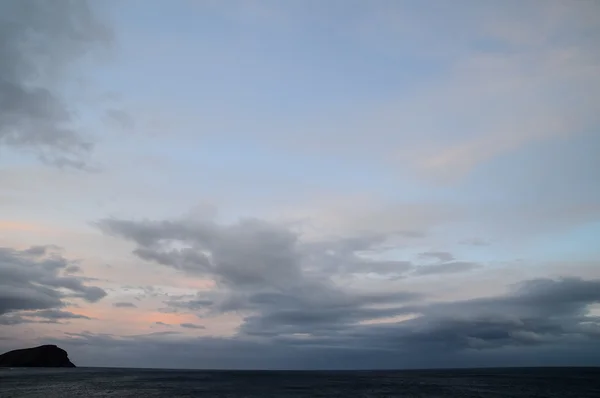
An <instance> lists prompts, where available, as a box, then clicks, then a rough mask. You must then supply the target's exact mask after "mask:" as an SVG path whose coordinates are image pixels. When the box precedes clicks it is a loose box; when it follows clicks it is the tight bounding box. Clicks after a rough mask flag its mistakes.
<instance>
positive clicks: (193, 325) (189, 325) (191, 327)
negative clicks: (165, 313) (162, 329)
mask: <svg viewBox="0 0 600 398" xmlns="http://www.w3.org/2000/svg"><path fill="white" fill-rule="evenodd" d="M179 326H181V327H182V328H186V329H206V328H205V327H204V326H202V325H196V324H194V323H182V324H180V325H179Z"/></svg>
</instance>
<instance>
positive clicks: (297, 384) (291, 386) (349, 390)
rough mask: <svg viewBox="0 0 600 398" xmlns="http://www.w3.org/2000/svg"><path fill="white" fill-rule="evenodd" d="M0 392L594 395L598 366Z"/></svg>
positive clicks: (68, 373) (79, 373) (192, 376)
mask: <svg viewBox="0 0 600 398" xmlns="http://www.w3.org/2000/svg"><path fill="white" fill-rule="evenodd" d="M0 397H2V398H10V397H44V398H54V397H61V398H68V397H142V398H151V397H169V398H174V397H223V398H241V397H281V398H287V397H404V398H417V397H419V398H421V397H422V398H434V397H435V398H442V397H444V398H446V397H457V398H458V397H460V398H471V397H486V398H488V397H489V398H495V397H512V398H525V397H528V398H529V397H536V398H537V397H544V398H552V397H557V398H569V397H573V398H599V397H600V368H511V369H463V370H408V371H336V372H331V371H328V372H325V371H314V372H313V371H306V372H304V371H195V370H150V369H106V368H76V369H0Z"/></svg>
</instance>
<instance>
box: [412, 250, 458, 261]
mask: <svg viewBox="0 0 600 398" xmlns="http://www.w3.org/2000/svg"><path fill="white" fill-rule="evenodd" d="M419 257H421V258H424V259H433V260H437V261H441V262H448V261H452V260H454V256H453V255H452V253H448V252H435V251H431V252H423V253H420V254H419Z"/></svg>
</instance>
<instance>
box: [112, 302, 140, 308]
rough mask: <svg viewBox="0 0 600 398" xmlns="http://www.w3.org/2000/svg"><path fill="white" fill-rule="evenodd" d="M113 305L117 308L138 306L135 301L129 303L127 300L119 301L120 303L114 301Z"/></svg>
mask: <svg viewBox="0 0 600 398" xmlns="http://www.w3.org/2000/svg"><path fill="white" fill-rule="evenodd" d="M113 307H116V308H136V307H137V306H136V305H135V304H133V303H127V302H119V303H114V304H113Z"/></svg>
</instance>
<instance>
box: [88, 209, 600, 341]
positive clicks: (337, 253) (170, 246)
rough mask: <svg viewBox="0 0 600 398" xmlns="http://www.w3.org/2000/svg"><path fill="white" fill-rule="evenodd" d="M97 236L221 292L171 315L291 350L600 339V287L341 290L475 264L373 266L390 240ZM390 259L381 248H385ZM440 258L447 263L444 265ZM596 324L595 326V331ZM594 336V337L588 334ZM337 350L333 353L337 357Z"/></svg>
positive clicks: (271, 229)
mask: <svg viewBox="0 0 600 398" xmlns="http://www.w3.org/2000/svg"><path fill="white" fill-rule="evenodd" d="M99 225H100V226H101V228H102V229H103V230H104V231H105V232H107V233H111V234H114V235H119V236H122V237H124V238H126V239H128V240H131V241H133V242H135V243H136V247H135V249H134V253H136V254H137V255H138V256H139V257H140V258H142V259H145V260H148V261H150V262H153V263H156V264H160V265H163V266H167V267H171V268H174V269H178V270H180V271H183V272H185V273H187V274H188V275H202V276H203V277H206V276H208V277H212V278H214V279H215V281H216V282H217V289H215V290H211V291H201V292H198V293H197V295H196V296H193V297H181V298H174V299H172V300H167V301H165V304H167V305H168V306H169V307H170V308H173V309H175V310H180V311H184V312H192V313H195V314H197V315H198V316H200V317H210V316H213V315H218V314H222V313H227V312H235V313H237V314H240V315H241V316H242V317H243V319H242V323H241V325H240V326H239V328H238V332H237V337H236V338H239V339H246V338H249V337H253V338H267V339H278V341H285V342H286V344H291V345H293V346H305V345H313V346H324V347H328V348H334V347H337V348H339V347H346V348H347V347H353V346H360V347H370V349H372V350H384V351H386V350H398V351H403V350H411V349H413V348H414V347H415V346H419V345H422V346H423V347H422V348H423V350H429V349H436V347H441V348H440V349H443V350H446V351H460V350H470V349H476V350H481V349H488V348H489V349H492V348H499V347H514V346H522V345H526V344H529V345H538V344H548V343H550V342H556V341H561V342H564V341H569V340H570V339H576V340H579V339H583V340H585V339H589V338H593V336H592V334H591V333H590V330H594V326H593V325H595V324H596V323H597V322H596V321H595V320H594V319H593V318H590V317H588V316H587V315H585V314H586V313H587V312H588V311H589V307H590V305H592V304H594V303H596V302H597V301H598V300H599V299H600V295H599V293H598V292H600V289H598V288H599V287H600V281H596V280H591V281H586V280H581V279H574V278H570V279H569V278H563V279H558V280H551V279H538V280H531V281H527V282H523V283H521V284H520V285H518V286H515V287H514V288H513V289H512V290H511V291H510V293H508V294H506V295H503V296H497V297H490V298H481V299H474V300H466V301H456V302H447V303H444V302H429V300H430V298H429V297H427V296H425V295H422V294H417V293H415V292H411V291H408V290H399V289H397V288H395V289H385V288H382V287H385V285H381V286H379V287H378V290H377V291H359V290H355V289H352V288H349V287H346V286H343V285H341V284H339V283H338V282H337V277H339V276H343V275H345V274H346V273H347V272H350V273H353V272H356V271H357V269H361V270H362V269H364V270H365V271H366V270H369V271H370V272H372V273H376V272H378V267H382V266H383V268H384V271H383V272H382V273H381V274H379V275H382V276H385V275H388V274H389V272H390V271H389V269H385V268H386V267H387V266H390V267H392V268H398V269H401V275H404V277H406V278H410V277H411V275H414V276H419V275H432V274H448V273H457V272H465V271H469V270H472V269H475V268H477V267H480V265H479V264H477V263H472V262H465V261H451V262H442V263H435V264H431V265H422V266H412V265H411V264H410V263H405V262H394V261H388V260H386V261H382V260H375V259H373V257H369V256H366V257H365V256H364V253H365V252H370V253H371V254H373V253H377V249H378V248H379V247H381V244H382V242H385V241H386V239H385V237H381V236H373V235H365V236H364V237H361V238H357V237H354V238H352V239H346V238H337V239H327V240H322V241H315V240H311V241H310V242H305V241H303V239H302V237H301V235H299V234H298V233H294V232H293V231H292V230H290V229H287V228H285V227H283V226H281V225H276V224H270V223H266V222H263V221H258V220H250V221H248V220H242V221H240V222H239V223H236V224H230V225H219V224H216V223H213V222H210V223H205V222H202V221H194V222H189V221H187V220H172V221H156V222H152V221H141V222H134V221H124V220H115V219H108V220H103V221H101V222H100V223H99ZM384 247H385V245H384ZM433 256H434V257H435V258H443V259H446V258H449V254H448V253H444V254H443V255H440V254H439V253H435V255H433ZM590 322H591V323H590ZM590 325H592V326H590ZM337 348H336V349H337Z"/></svg>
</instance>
